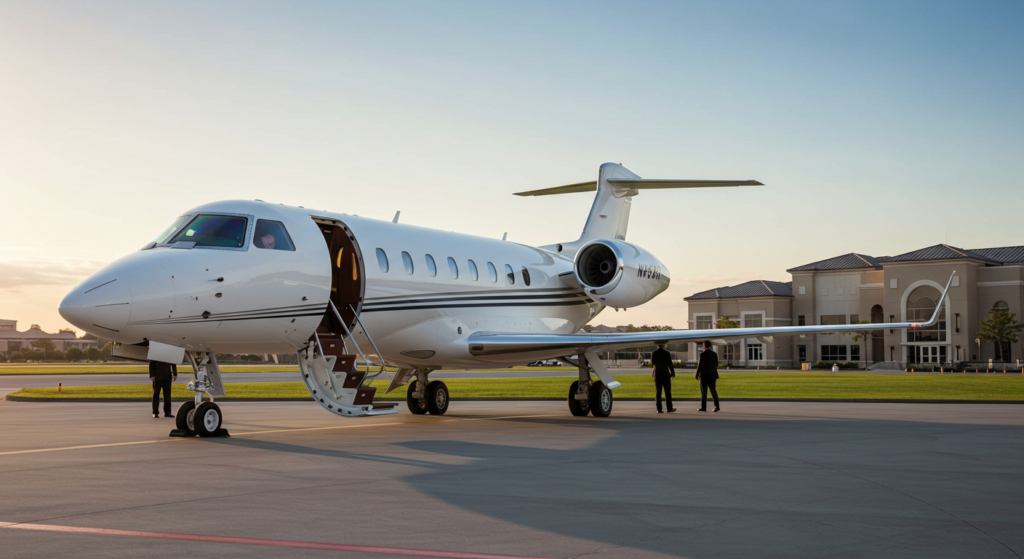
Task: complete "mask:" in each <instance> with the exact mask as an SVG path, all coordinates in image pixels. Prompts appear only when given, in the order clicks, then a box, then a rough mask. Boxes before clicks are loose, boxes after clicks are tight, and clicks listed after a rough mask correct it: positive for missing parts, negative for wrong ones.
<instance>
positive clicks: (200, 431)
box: [171, 351, 231, 437]
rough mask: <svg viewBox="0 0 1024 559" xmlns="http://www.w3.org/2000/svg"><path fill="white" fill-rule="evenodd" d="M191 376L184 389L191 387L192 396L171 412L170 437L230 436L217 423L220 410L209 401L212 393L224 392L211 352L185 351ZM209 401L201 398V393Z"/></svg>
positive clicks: (220, 418)
mask: <svg viewBox="0 0 1024 559" xmlns="http://www.w3.org/2000/svg"><path fill="white" fill-rule="evenodd" d="M186 355H187V356H188V359H189V361H190V362H191V363H192V369H193V371H194V372H195V378H194V379H193V380H192V381H191V382H189V383H188V389H189V390H194V391H195V393H196V396H195V399H194V400H190V401H188V402H184V403H182V404H181V405H180V406H178V413H176V414H175V415H174V424H175V427H177V429H174V430H173V431H171V436H172V437H194V436H196V435H198V436H200V437H230V436H231V435H230V434H229V433H228V430H227V429H224V428H222V427H221V423H222V422H223V419H224V414H223V413H221V411H220V406H218V405H217V404H215V403H214V402H213V399H214V397H216V396H223V395H224V383H223V382H222V381H221V378H220V367H218V366H217V358H216V357H214V355H213V353H207V352H191V351H190V352H187V353H186ZM204 393H205V394H206V396H207V398H209V401H207V402H204V401H203V394H204Z"/></svg>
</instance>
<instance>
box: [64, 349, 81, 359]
mask: <svg viewBox="0 0 1024 559" xmlns="http://www.w3.org/2000/svg"><path fill="white" fill-rule="evenodd" d="M64 356H65V357H67V359H68V361H81V360H82V359H85V352H84V351H82V350H80V349H78V348H77V347H69V348H68V350H67V351H65V352H64Z"/></svg>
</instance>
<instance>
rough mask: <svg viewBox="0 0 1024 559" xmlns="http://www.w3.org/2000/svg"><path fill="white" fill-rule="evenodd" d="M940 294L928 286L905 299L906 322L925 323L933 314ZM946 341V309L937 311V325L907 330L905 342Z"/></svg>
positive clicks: (922, 287) (919, 288) (918, 289)
mask: <svg viewBox="0 0 1024 559" xmlns="http://www.w3.org/2000/svg"><path fill="white" fill-rule="evenodd" d="M941 295H942V294H941V293H940V292H939V290H938V289H935V288H934V287H930V286H921V287H918V288H917V289H915V290H914V291H913V293H911V294H910V297H909V298H907V320H908V321H909V322H927V321H928V319H930V318H931V317H932V315H933V314H935V304H936V303H935V301H936V300H937V299H938V298H939V297H940V296H941ZM944 341H946V309H945V305H943V307H942V308H940V309H939V322H938V324H936V325H934V326H931V327H928V328H913V329H908V330H907V342H910V343H914V342H925V343H928V342H944Z"/></svg>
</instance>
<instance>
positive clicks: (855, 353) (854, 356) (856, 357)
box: [850, 345, 860, 361]
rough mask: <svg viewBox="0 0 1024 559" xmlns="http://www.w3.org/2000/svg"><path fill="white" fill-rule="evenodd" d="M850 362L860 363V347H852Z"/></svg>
mask: <svg viewBox="0 0 1024 559" xmlns="http://www.w3.org/2000/svg"><path fill="white" fill-rule="evenodd" d="M850 361H860V346H859V345H852V346H850Z"/></svg>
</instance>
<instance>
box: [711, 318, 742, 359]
mask: <svg viewBox="0 0 1024 559" xmlns="http://www.w3.org/2000/svg"><path fill="white" fill-rule="evenodd" d="M739 327H740V323H739V322H736V321H735V320H730V319H729V317H728V316H725V315H722V316H721V317H720V318H719V319H718V320H717V321H716V322H715V328H717V329H719V330H722V329H726V328H739ZM725 345H726V346H727V347H726V351H725V352H724V354H725V355H723V357H725V362H726V364H728V365H731V364H732V357H733V355H735V353H736V352H735V351H734V349H733V342H730V341H726V342H725Z"/></svg>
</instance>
